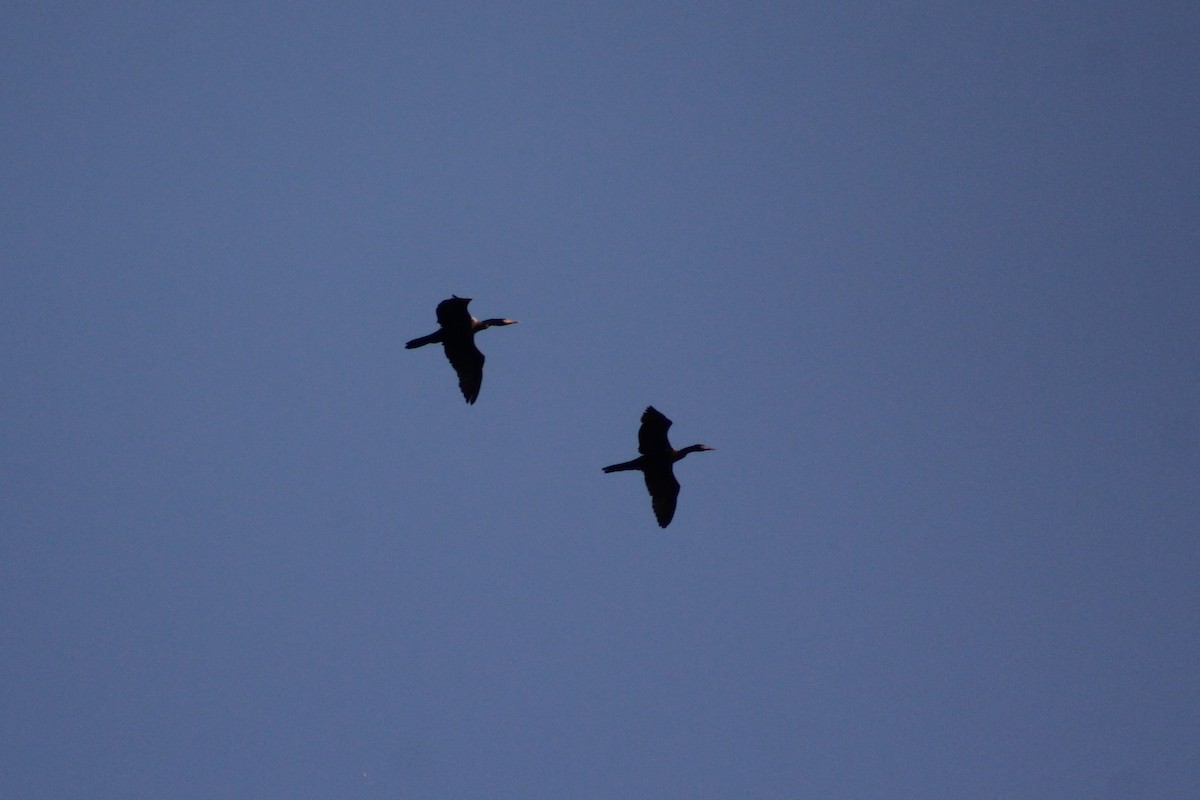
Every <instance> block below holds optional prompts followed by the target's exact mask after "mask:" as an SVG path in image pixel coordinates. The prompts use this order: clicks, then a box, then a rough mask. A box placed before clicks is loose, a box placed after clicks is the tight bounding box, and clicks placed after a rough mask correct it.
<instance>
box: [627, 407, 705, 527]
mask: <svg viewBox="0 0 1200 800" xmlns="http://www.w3.org/2000/svg"><path fill="white" fill-rule="evenodd" d="M670 427H671V420H669V419H667V418H666V417H665V416H663V415H662V413H661V412H660V411H658V410H657V409H656V408H655V407H654V406H647V407H646V410H645V411H644V412H643V413H642V427H641V428H639V429H638V452H639V453H641V455H640V456H638V457H637V458H635V459H634V460H633V461H626V462H624V463H623V464H613V465H612V466H610V467H605V468H604V471H605V472H620V471H622V470H626V469H638V470H641V471H642V476H643V477H644V478H645V479H646V489H647V490H648V491H649V492H650V504H651V505H652V506H654V516H655V517H656V518H657V519H658V524H659V527H662V528H665V527H667V526H668V525H670V524H671V518H672V517H674V516H675V501H677V500H678V499H679V481H677V480H675V471H674V470H673V469H672V465H673V464H674V463H675V462H676V461H679V460H681V459H682V458H683V457H684V456H686V455H687V454H688V453H699V452H701V451H702V450H713V449H715V448H712V447H709V446H708V445H706V444H694V445H691V446H690V447H685V448H683V449H682V450H676V449H675V448H673V447H671V443H670V442H669V441H667V430H669V429H670Z"/></svg>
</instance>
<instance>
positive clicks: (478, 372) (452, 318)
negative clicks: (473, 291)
mask: <svg viewBox="0 0 1200 800" xmlns="http://www.w3.org/2000/svg"><path fill="white" fill-rule="evenodd" d="M470 302H471V298H469V297H458V296H457V295H450V299H449V300H443V301H442V302H440V303H438V307H437V321H438V325H439V326H440V327H439V328H438V329H437V330H436V331H434V332H433V333H431V334H429V335H428V336H421V337H420V338H417V339H413V340H412V341H410V342H408V343H407V344H406V345H404V349H406V350H412V349H414V348H417V347H424V346H425V345H427V344H439V343H440V344H441V345H442V349H443V350H445V351H446V358H447V359H449V361H450V366H452V367H454V371H455V372H456V373H458V388H459V389H461V390H462V393H463V397H464V398H466V401H467V402H468V403H472V404H473V403H474V402H475V399H476V398H477V397H479V387H480V386H481V385H482V384H483V362H484V357H483V353H481V352H479V348H478V347H476V346H475V334H477V333H479V332H480V331H482V330H484V329H486V328H490V327H492V326H494V325H515V324H516V322H517V321H516V320H515V319H485V320H483V321H482V322H481V321H479V320H477V319H475V318H474V317H472V316H471V312H469V311H467V304H468V303H470Z"/></svg>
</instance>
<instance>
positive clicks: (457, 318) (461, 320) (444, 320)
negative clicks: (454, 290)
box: [437, 296, 471, 328]
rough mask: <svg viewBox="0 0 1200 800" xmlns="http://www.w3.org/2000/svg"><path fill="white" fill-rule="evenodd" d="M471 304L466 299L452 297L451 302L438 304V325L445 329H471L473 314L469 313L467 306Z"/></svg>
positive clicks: (446, 301) (445, 301) (444, 301)
mask: <svg viewBox="0 0 1200 800" xmlns="http://www.w3.org/2000/svg"><path fill="white" fill-rule="evenodd" d="M470 302H471V301H470V300H467V299H465V298H462V297H453V296H452V297H451V298H450V299H449V300H443V301H442V302H440V303H438V307H437V321H438V325H441V326H442V327H443V328H469V327H470V323H471V312H470V311H467V304H468V303H470Z"/></svg>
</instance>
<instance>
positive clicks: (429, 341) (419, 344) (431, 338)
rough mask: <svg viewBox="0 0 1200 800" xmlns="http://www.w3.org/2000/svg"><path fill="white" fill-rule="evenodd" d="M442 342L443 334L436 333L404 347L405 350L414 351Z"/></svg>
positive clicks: (414, 340)
mask: <svg viewBox="0 0 1200 800" xmlns="http://www.w3.org/2000/svg"><path fill="white" fill-rule="evenodd" d="M441 340H442V332H441V331H434V332H433V333H431V334H429V335H428V336H422V337H420V338H418V339H413V340H412V341H411V342H409V343H408V344H406V345H404V349H405V350H412V349H413V348H416V347H424V346H425V345H427V344H436V343H438V342H440V341H441Z"/></svg>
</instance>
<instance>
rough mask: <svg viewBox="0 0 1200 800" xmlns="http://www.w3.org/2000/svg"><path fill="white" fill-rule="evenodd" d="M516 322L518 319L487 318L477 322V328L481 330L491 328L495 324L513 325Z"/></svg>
mask: <svg viewBox="0 0 1200 800" xmlns="http://www.w3.org/2000/svg"><path fill="white" fill-rule="evenodd" d="M514 323H516V320H513V319H499V318H495V319H485V320H483V321H482V322H476V323H475V330H477V331H481V330H483V329H484V328H490V327H492V326H493V325H512V324H514Z"/></svg>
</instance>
